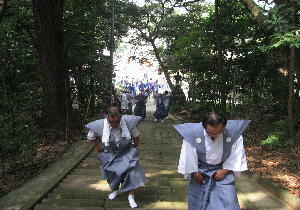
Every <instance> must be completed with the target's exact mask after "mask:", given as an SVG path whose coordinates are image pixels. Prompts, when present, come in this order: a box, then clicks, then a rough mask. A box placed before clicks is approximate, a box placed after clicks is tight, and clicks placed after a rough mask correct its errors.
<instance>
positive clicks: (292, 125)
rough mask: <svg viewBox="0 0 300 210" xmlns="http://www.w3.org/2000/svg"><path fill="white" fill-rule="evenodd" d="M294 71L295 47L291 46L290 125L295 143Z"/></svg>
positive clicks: (290, 133)
mask: <svg viewBox="0 0 300 210" xmlns="http://www.w3.org/2000/svg"><path fill="white" fill-rule="evenodd" d="M294 73H295V47H291V54H290V68H289V99H288V123H289V124H288V126H289V136H290V139H291V140H292V143H295V142H294V141H295V123H294V120H295V117H294Z"/></svg>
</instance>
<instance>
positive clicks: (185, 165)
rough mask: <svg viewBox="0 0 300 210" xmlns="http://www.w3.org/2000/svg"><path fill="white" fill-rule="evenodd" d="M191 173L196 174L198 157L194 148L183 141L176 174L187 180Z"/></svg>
mask: <svg viewBox="0 0 300 210" xmlns="http://www.w3.org/2000/svg"><path fill="white" fill-rule="evenodd" d="M193 172H198V155H197V152H196V148H195V147H193V146H192V145H191V144H190V143H189V142H187V141H186V140H184V139H183V142H182V147H181V153H180V158H179V165H178V173H180V174H183V175H184V177H185V178H189V177H190V175H191V173H193Z"/></svg>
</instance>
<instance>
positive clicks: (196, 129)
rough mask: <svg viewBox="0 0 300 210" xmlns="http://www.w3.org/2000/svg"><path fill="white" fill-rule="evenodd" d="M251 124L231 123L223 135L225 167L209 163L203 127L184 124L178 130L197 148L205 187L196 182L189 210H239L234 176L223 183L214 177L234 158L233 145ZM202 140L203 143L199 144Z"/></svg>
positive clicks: (235, 121)
mask: <svg viewBox="0 0 300 210" xmlns="http://www.w3.org/2000/svg"><path fill="white" fill-rule="evenodd" d="M249 123H250V121H249V120H229V121H228V122H227V125H226V127H225V130H224V134H223V155H222V159H221V163H219V164H216V165H212V164H208V163H207V161H206V146H205V136H204V128H203V126H202V123H184V124H179V125H175V126H174V128H175V129H176V131H177V132H178V133H179V134H180V135H181V137H182V138H183V139H185V140H186V141H188V142H189V143H190V144H191V145H192V146H193V147H195V148H196V152H197V155H198V163H199V164H198V172H199V173H201V174H202V175H203V178H204V180H203V184H202V185H200V184H198V183H197V182H196V181H194V180H193V179H192V180H191V182H190V184H189V189H188V206H189V210H219V209H221V210H223V209H226V210H239V209H240V206H239V203H238V199H237V194H236V191H235V182H234V175H233V173H232V172H229V173H228V174H227V175H226V176H225V178H224V179H223V180H215V179H214V178H213V175H214V173H215V172H216V171H217V170H218V169H222V164H223V162H224V161H225V160H226V159H227V158H228V157H229V156H230V154H231V147H232V145H233V144H234V143H235V142H236V141H237V140H238V138H239V137H240V136H241V135H242V133H243V132H244V131H245V129H246V128H247V127H248V125H249ZM199 140H200V141H199Z"/></svg>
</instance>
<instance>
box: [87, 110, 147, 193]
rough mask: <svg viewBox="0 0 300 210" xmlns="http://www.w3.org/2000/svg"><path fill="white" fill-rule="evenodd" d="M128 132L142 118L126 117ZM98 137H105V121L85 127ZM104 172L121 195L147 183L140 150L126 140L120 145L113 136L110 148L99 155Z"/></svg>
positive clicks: (97, 121)
mask: <svg viewBox="0 0 300 210" xmlns="http://www.w3.org/2000/svg"><path fill="white" fill-rule="evenodd" d="M123 118H124V119H125V121H126V126H127V128H128V130H132V129H133V128H134V127H136V126H137V124H138V123H139V122H140V121H141V119H142V118H141V117H138V116H133V115H124V116H123ZM85 127H86V128H88V129H90V130H91V131H93V132H95V133H97V135H98V136H102V135H103V127H104V119H101V120H96V121H94V122H91V123H89V124H87V125H86V126H85ZM98 159H99V160H100V163H101V169H102V171H103V177H104V178H106V179H107V182H108V184H109V187H110V188H111V190H113V191H116V190H118V191H119V193H121V192H126V191H130V190H134V189H137V188H138V187H140V186H142V185H144V184H145V183H146V177H145V173H144V170H143V169H142V166H141V164H140V162H139V157H138V150H137V149H136V148H134V147H133V146H132V143H131V142H130V141H129V140H127V139H126V138H124V137H123V138H122V139H121V140H120V142H119V143H118V144H116V141H115V139H114V136H113V135H110V142H109V146H105V147H104V152H101V153H100V154H99V155H98Z"/></svg>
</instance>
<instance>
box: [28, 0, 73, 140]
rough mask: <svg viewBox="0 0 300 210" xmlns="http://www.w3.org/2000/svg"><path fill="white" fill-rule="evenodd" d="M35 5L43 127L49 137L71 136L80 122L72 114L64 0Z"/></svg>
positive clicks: (34, 0)
mask: <svg viewBox="0 0 300 210" xmlns="http://www.w3.org/2000/svg"><path fill="white" fill-rule="evenodd" d="M32 4H33V11H34V15H35V21H36V29H37V34H38V42H39V45H38V46H39V57H40V71H41V83H42V93H43V98H42V102H43V127H44V128H45V129H46V134H47V135H46V136H47V137H50V136H48V135H51V136H52V137H51V138H52V139H53V140H56V139H57V138H58V137H63V136H64V137H67V136H68V132H69V131H70V130H69V129H71V130H74V129H75V128H76V127H75V125H76V124H75V123H74V122H77V121H75V120H74V119H73V117H74V116H73V115H72V104H71V98H70V91H69V89H70V84H69V83H70V80H69V76H68V73H67V69H66V66H65V62H64V58H65V56H64V55H65V53H64V39H63V1H62V0H51V1H44V0H32ZM70 122H72V124H70ZM73 123H74V124H73ZM47 130H49V131H51V132H50V133H49V134H48V132H47ZM53 132H54V133H53Z"/></svg>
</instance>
